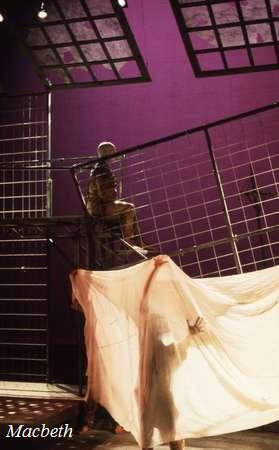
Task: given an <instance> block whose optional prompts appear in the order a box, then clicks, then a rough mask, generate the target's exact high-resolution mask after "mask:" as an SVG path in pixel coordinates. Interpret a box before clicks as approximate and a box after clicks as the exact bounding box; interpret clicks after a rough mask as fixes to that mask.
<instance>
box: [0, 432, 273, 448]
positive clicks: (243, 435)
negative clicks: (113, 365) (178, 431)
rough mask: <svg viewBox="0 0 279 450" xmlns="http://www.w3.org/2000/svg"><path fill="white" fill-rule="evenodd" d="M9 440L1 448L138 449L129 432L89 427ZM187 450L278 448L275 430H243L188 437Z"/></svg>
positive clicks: (4, 439)
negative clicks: (62, 436)
mask: <svg viewBox="0 0 279 450" xmlns="http://www.w3.org/2000/svg"><path fill="white" fill-rule="evenodd" d="M10 441H13V442H8V439H7V438H2V439H1V442H0V444H1V445H0V447H1V450H22V449H24V450H25V449H26V450H27V449H28V450H29V449H32V450H35V449H38V450H58V449H61V450H70V449H77V450H93V449H96V450H139V447H138V446H137V444H136V442H135V441H134V439H133V438H132V436H131V435H130V434H129V433H124V434H121V435H112V434H111V433H108V432H102V431H92V432H91V433H90V434H88V435H74V436H73V437H72V438H69V439H65V440H61V439H60V440H58V439H55V438H52V439H49V440H46V439H34V440H33V441H32V442H31V441H30V440H29V439H27V438H25V439H18V440H16V439H15V438H13V439H12V440H10ZM168 449H169V447H168V446H167V445H161V446H159V447H156V449H155V450H168ZM186 450H278V434H276V433H269V432H266V433H262V432H256V431H243V432H239V433H232V434H227V435H222V436H217V437H210V438H201V439H189V440H187V441H186Z"/></svg>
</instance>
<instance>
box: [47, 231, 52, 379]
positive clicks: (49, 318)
mask: <svg viewBox="0 0 279 450" xmlns="http://www.w3.org/2000/svg"><path fill="white" fill-rule="evenodd" d="M45 236H46V252H47V256H46V259H47V298H46V300H47V323H46V328H47V340H46V344H47V345H46V360H47V371H46V381H47V383H51V381H52V360H51V359H52V358H51V356H52V345H51V344H52V342H51V333H50V327H51V321H52V310H51V309H52V308H51V296H50V292H51V289H50V284H51V279H50V268H51V241H50V233H49V224H46V225H45Z"/></svg>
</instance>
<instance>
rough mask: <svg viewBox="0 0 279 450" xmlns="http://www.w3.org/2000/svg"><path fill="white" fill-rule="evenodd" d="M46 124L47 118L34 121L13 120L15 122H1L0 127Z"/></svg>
mask: <svg viewBox="0 0 279 450" xmlns="http://www.w3.org/2000/svg"><path fill="white" fill-rule="evenodd" d="M42 123H44V124H46V125H47V120H36V121H34V122H33V121H31V122H15V123H4V124H3V123H2V124H1V125H0V128H9V127H12V128H13V127H19V126H24V127H25V126H27V125H28V126H29V125H38V124H42Z"/></svg>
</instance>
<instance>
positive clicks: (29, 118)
mask: <svg viewBox="0 0 279 450" xmlns="http://www.w3.org/2000/svg"><path fill="white" fill-rule="evenodd" d="M48 158H49V131H48V96H47V94H41V95H27V96H16V97H0V173H1V179H0V215H1V218H9V217H12V218H16V217H43V216H46V215H47V214H48V213H49V211H48V209H49V203H50V198H49V195H50V192H49V191H48V183H49V173H48V170H47V169H46V166H47V160H48ZM33 164H36V165H37V169H36V171H34V170H33V168H32V165H33Z"/></svg>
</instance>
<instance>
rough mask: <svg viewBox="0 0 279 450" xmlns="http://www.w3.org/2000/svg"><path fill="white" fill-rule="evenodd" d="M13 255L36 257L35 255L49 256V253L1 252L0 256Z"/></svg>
mask: <svg viewBox="0 0 279 450" xmlns="http://www.w3.org/2000/svg"><path fill="white" fill-rule="evenodd" d="M2 256H3V257H13V256H16V257H19V256H21V257H33V256H34V257H35V256H40V257H41V256H47V254H46V253H0V257H2Z"/></svg>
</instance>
